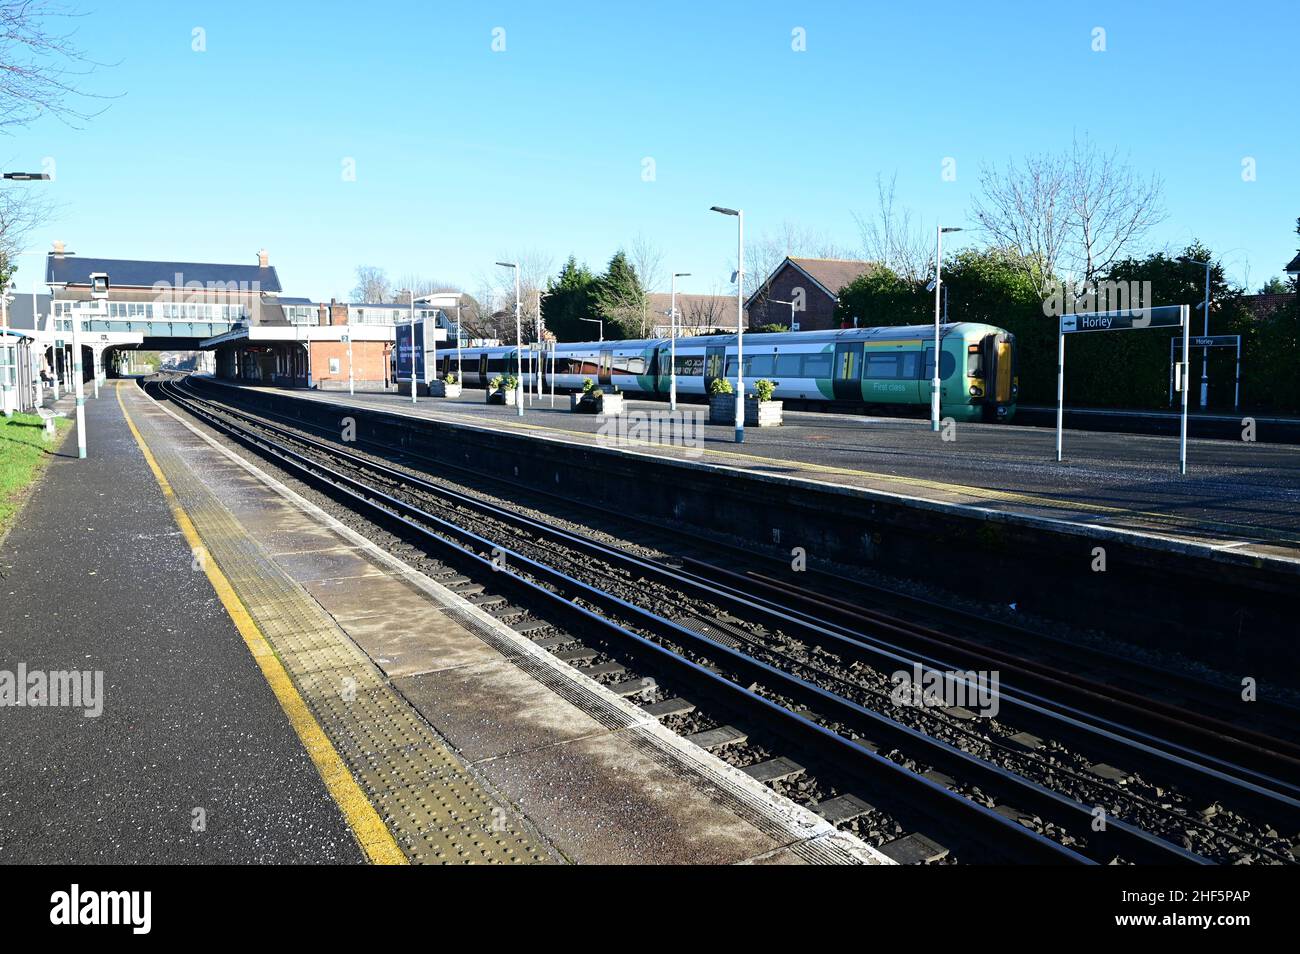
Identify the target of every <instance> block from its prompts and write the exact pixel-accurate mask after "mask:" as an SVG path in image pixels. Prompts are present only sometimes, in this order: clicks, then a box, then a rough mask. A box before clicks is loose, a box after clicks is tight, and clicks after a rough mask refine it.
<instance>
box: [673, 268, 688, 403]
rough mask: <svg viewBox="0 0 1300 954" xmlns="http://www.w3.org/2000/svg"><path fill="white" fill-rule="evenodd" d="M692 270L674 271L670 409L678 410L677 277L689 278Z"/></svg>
mask: <svg viewBox="0 0 1300 954" xmlns="http://www.w3.org/2000/svg"><path fill="white" fill-rule="evenodd" d="M690 274H691V273H690V272H673V296H672V304H671V305H669V307H668V331H669V335H670V337H669V339H668V350H669V352H670V355H669V358H668V368H669V373H668V410H670V411H675V410H677V279H679V278H689V277H690Z"/></svg>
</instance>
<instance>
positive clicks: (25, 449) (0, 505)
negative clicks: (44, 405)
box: [0, 414, 72, 537]
mask: <svg viewBox="0 0 1300 954" xmlns="http://www.w3.org/2000/svg"><path fill="white" fill-rule="evenodd" d="M54 424H55V427H57V428H58V435H56V436H55V437H54V438H53V439H51V440H48V441H47V440H46V439H45V427H44V424H43V422H42V421H41V419H40V418H39V417H37V416H36V415H35V414H15V415H14V416H13V417H11V418H8V419H6V418H5V417H4V416H3V415H0V537H3V536H4V533H5V531H6V530H8V529H9V523H10V521H12V520H13V518H14V514H16V513H17V512H18V508H19V507H21V506H22V505H23V501H25V500H26V499H27V490H28V488H29V487H31V485H32V483H33V481H35V480H36V478H37V477H39V476H40V473H41V471H42V470H43V469H44V468H45V465H46V463H48V462H49V460H50V458H51V457H52V456H53V455H54V451H55V449H56V448H57V447H58V446H59V444H60V436H59V435H62V434H64V433H65V432H66V431H67V429H68V428H70V427H71V426H72V422H71V421H70V420H68V419H67V418H66V417H57V418H55V419H54Z"/></svg>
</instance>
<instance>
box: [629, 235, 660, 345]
mask: <svg viewBox="0 0 1300 954" xmlns="http://www.w3.org/2000/svg"><path fill="white" fill-rule="evenodd" d="M627 258H628V261H629V262H631V263H632V267H633V268H634V269H636V274H637V278H639V279H640V280H641V287H642V288H643V289H644V290H645V291H646V292H647V294H646V295H643V296H642V297H641V316H640V319H639V321H638V324H639V325H640V327H641V332H640V336H641V337H642V338H644V337H646V336H648V335H649V334H650V329H651V328H652V327H653V326H654V323H655V316H654V315H652V314H650V298H649V292H654V291H659V290H660V288H661V287H662V285H663V284H664V277H665V273H664V252H663V249H662V248H660V247H659V246H658V245H656V244H655V243H654V242H653V241H651V240H650V239H648V238H647V237H646V236H645V235H644V234H641V233H638V234H637V237H636V238H635V239H633V240H632V244H631V245H630V246H629V247H628V251H627Z"/></svg>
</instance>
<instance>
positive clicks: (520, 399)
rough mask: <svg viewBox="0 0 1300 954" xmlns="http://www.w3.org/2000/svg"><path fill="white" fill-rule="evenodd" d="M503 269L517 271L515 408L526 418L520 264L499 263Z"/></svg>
mask: <svg viewBox="0 0 1300 954" xmlns="http://www.w3.org/2000/svg"><path fill="white" fill-rule="evenodd" d="M497 264H498V265H500V266H501V267H502V268H513V269H514V270H515V364H516V367H517V369H518V374H517V376H516V378H515V406H516V407H517V408H518V409H519V416H520V417H523V416H524V328H523V323H522V319H521V317H520V312H519V306H520V304H521V303H520V301H519V263H518V262H497Z"/></svg>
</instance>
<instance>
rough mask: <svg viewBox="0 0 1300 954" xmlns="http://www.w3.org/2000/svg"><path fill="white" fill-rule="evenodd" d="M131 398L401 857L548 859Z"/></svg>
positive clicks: (150, 412) (157, 451) (171, 477)
mask: <svg viewBox="0 0 1300 954" xmlns="http://www.w3.org/2000/svg"><path fill="white" fill-rule="evenodd" d="M132 404H133V411H135V413H133V414H132V417H133V418H135V420H136V422H137V426H138V427H139V428H140V429H141V430H142V431H143V432H144V434H145V438H146V441H147V442H148V444H149V447H150V450H151V451H152V452H153V455H154V457H155V459H156V460H157V462H158V465H159V467H161V468H162V470H163V472H164V473H165V474H166V476H167V479H168V481H169V482H170V483H171V486H172V489H173V491H174V492H175V494H176V496H177V498H178V499H179V501H180V503H181V504H182V506H183V507H184V508H185V510H186V511H187V512H188V513H189V516H190V519H191V520H192V521H193V522H194V525H195V526H196V527H197V528H198V531H199V534H200V536H201V537H202V538H203V541H204V543H205V544H206V545H207V547H208V549H209V554H210V558H211V559H215V560H216V561H217V565H218V566H220V567H221V569H222V572H223V573H225V575H226V577H227V578H228V579H229V580H230V582H231V585H232V586H233V587H234V588H235V591H236V592H237V593H238V595H239V598H240V600H241V601H242V602H243V603H244V605H245V607H246V608H247V609H248V611H249V613H250V614H251V615H252V616H253V618H254V620H255V621H256V622H257V625H258V627H259V628H260V629H261V631H262V633H263V635H264V636H265V637H266V639H267V641H268V642H269V643H270V644H271V646H272V647H273V648H274V649H275V652H276V654H277V656H279V658H280V661H281V663H282V664H283V665H284V668H285V670H286V671H287V672H288V673H289V675H290V677H291V678H292V679H293V681H294V684H295V686H296V687H297V689H298V692H299V694H300V695H301V696H302V697H303V699H304V700H305V701H306V702H307V705H308V706H309V707H310V708H311V710H312V714H313V715H314V716H315V718H316V720H317V722H318V723H319V724H320V726H321V728H322V729H324V730H325V733H326V734H327V735H328V736H329V738H330V741H331V742H332V743H333V744H334V747H335V748H336V749H337V750H338V752H339V755H340V756H341V757H342V758H343V760H344V761H345V762H346V763H347V765H348V767H349V769H350V770H351V772H352V775H353V777H354V778H355V779H356V780H357V783H358V784H359V785H360V786H361V788H362V790H363V791H364V792H365V793H366V795H367V797H368V798H369V799H370V802H371V804H372V805H374V806H375V809H376V811H378V812H379V814H380V816H381V817H382V818H383V819H384V823H385V824H386V825H387V826H388V829H389V831H391V832H392V834H393V837H394V838H395V839H396V840H397V843H398V844H399V845H400V846H401V847H402V850H403V851H404V852H405V853H406V855H407V857H408V858H409V859H410V860H411V861H412V862H415V863H429V864H476V863H477V864H484V863H486V864H520V863H525V864H527V863H539V862H546V861H548V860H550V858H549V857H548V853H547V851H546V850H545V849H544V848H542V847H541V846H540V845H539V844H537V843H536V840H535V839H534V838H532V837H531V836H530V835H528V834H526V833H525V832H524V830H523V827H524V826H523V825H522V824H521V823H520V820H519V818H518V816H517V815H516V814H515V813H514V812H513V811H510V810H507V809H506V808H505V807H503V806H502V805H501V804H500V803H498V802H497V801H494V800H493V799H492V797H491V796H490V795H489V794H488V793H487V792H486V791H485V790H484V789H483V787H482V786H481V785H480V783H479V782H478V780H477V779H475V778H474V777H473V776H471V775H470V774H469V773H468V771H467V770H466V768H465V766H464V765H463V764H462V763H461V762H460V761H459V760H458V759H457V758H456V757H455V756H454V755H453V754H452V753H451V752H450V750H449V749H448V748H447V747H446V746H445V745H444V744H443V743H442V741H441V740H440V739H439V738H438V736H437V734H436V733H435V732H434V731H433V730H432V728H431V727H430V726H428V724H427V723H425V722H424V721H423V720H421V719H420V718H419V716H418V715H416V714H415V712H414V710H412V708H411V706H410V705H409V704H408V703H407V702H406V701H405V700H404V699H402V697H401V696H400V695H399V694H398V693H397V691H396V690H395V689H394V688H393V687H392V686H391V685H390V684H389V683H388V681H387V680H386V679H385V678H384V676H383V674H382V673H381V672H380V671H379V670H378V669H377V668H376V667H375V666H374V664H373V663H372V662H371V661H370V660H369V658H368V657H367V656H366V655H365V653H364V652H362V651H361V650H360V649H359V648H358V647H357V646H356V645H355V644H354V643H353V642H352V641H351V640H350V639H349V638H348V637H347V635H346V634H345V633H343V632H342V631H341V630H340V629H339V628H338V626H337V625H336V624H335V623H334V621H333V620H332V619H331V618H330V617H329V616H328V614H326V613H325V611H324V610H323V609H322V608H321V607H320V605H319V604H318V603H317V602H316V601H315V600H313V599H312V598H311V596H310V595H309V594H307V593H306V592H305V591H304V590H303V589H302V588H301V587H300V586H299V585H298V584H297V583H295V582H294V581H293V580H292V579H291V578H290V577H289V576H288V575H287V574H286V573H285V572H284V571H283V570H282V569H281V568H280V567H279V566H278V565H277V564H276V563H275V562H274V561H273V560H272V559H271V558H270V557H269V556H268V555H267V554H266V553H265V551H263V550H262V548H261V547H260V546H258V544H257V543H256V541H254V540H253V539H252V538H251V537H249V536H248V534H247V532H246V531H245V530H244V528H243V527H242V526H241V525H240V524H239V523H238V522H237V521H236V520H235V518H234V517H233V516H232V515H231V513H230V512H229V511H228V510H227V509H226V508H225V507H224V506H223V505H222V504H221V502H220V501H219V500H218V499H217V498H216V496H215V495H214V494H213V493H212V492H211V491H210V490H209V489H208V488H207V487H205V486H204V485H203V484H202V482H201V481H200V480H199V479H198V478H197V477H196V476H195V474H194V472H193V471H192V470H191V469H190V467H189V466H188V465H187V464H186V462H185V461H184V460H183V459H182V458H181V456H180V454H179V453H178V452H177V450H176V443H175V442H176V439H177V437H178V436H179V434H178V433H175V432H178V431H179V432H180V434H183V433H184V432H183V431H181V430H180V428H179V427H178V426H177V425H176V424H175V423H174V422H172V421H171V420H170V418H168V417H166V416H165V415H163V413H162V412H161V411H158V410H155V409H154V408H152V407H150V406H149V405H148V404H147V403H146V402H144V401H140V400H137V401H133V402H132ZM164 428H165V429H166V431H169V432H173V433H165V432H164V430H163V429H164ZM191 446H193V445H191Z"/></svg>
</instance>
